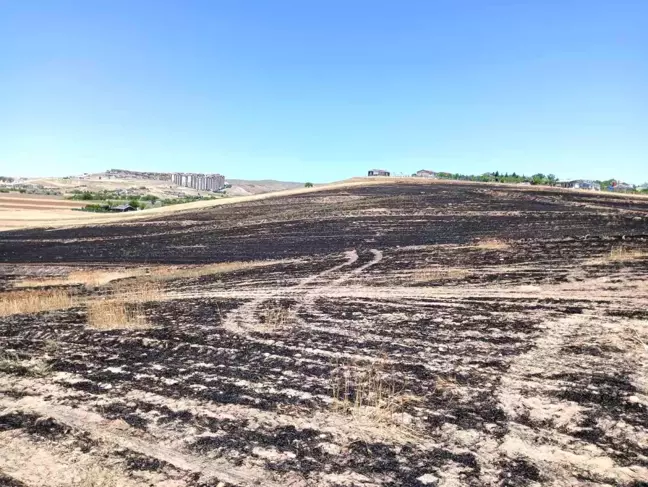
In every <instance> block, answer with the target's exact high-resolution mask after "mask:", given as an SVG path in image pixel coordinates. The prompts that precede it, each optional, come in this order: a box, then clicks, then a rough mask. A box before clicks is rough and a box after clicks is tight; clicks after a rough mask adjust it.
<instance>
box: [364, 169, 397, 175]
mask: <svg viewBox="0 0 648 487" xmlns="http://www.w3.org/2000/svg"><path fill="white" fill-rule="evenodd" d="M389 175H391V173H390V172H389V171H385V170H384V169H372V170H371V171H369V172H368V173H367V176H369V177H372V176H389Z"/></svg>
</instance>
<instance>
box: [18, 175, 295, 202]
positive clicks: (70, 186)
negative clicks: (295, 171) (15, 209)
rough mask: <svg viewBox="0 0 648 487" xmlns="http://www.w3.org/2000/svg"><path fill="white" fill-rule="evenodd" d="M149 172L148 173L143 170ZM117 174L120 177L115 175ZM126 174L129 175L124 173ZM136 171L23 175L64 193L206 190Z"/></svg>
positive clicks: (252, 190) (256, 186) (268, 187)
mask: <svg viewBox="0 0 648 487" xmlns="http://www.w3.org/2000/svg"><path fill="white" fill-rule="evenodd" d="M142 174H149V173H142ZM118 176H120V177H118ZM125 176H129V177H125ZM135 176H136V173H134V172H132V173H131V174H128V173H126V174H122V173H114V174H109V173H108V172H101V173H95V174H87V175H83V176H78V177H75V176H71V177H68V178H26V179H24V180H21V181H24V182H25V184H35V185H42V186H43V187H45V188H51V189H56V190H58V191H61V192H62V193H64V194H68V193H71V192H72V191H73V190H79V191H91V192H96V191H103V190H109V191H116V190H133V191H138V192H145V193H147V194H153V195H155V196H157V197H159V198H172V197H176V196H178V197H181V196H195V195H198V194H203V195H204V194H207V192H206V191H199V190H195V189H192V188H185V187H183V186H177V185H175V184H172V183H171V181H166V180H160V179H154V178H151V177H146V178H145V177H135ZM227 182H229V183H230V184H231V185H232V188H231V189H229V190H228V191H227V193H228V194H231V195H232V196H244V195H251V194H262V193H269V192H274V191H281V190H285V189H293V188H299V187H303V186H304V183H296V182H284V181H274V180H260V181H248V180H245V179H228V180H227Z"/></svg>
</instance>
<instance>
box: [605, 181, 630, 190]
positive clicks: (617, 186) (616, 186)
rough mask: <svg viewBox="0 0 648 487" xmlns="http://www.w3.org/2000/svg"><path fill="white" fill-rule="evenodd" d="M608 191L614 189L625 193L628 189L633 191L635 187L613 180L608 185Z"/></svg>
mask: <svg viewBox="0 0 648 487" xmlns="http://www.w3.org/2000/svg"><path fill="white" fill-rule="evenodd" d="M608 189H609V190H610V191H616V192H617V193H627V192H629V191H634V190H635V187H634V186H633V185H632V184H628V183H623V182H620V181H615V182H614V183H612V184H611V185H610V187H608Z"/></svg>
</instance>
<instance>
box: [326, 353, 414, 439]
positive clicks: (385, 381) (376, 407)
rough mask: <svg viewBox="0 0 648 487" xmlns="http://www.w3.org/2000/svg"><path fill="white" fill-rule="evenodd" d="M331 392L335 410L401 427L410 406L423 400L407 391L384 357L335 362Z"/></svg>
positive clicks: (377, 422)
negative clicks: (362, 361)
mask: <svg viewBox="0 0 648 487" xmlns="http://www.w3.org/2000/svg"><path fill="white" fill-rule="evenodd" d="M331 395H332V398H333V403H332V408H333V411H334V412H338V413H343V414H346V415H349V416H351V417H353V418H356V419H362V420H367V419H369V420H370V421H372V422H373V423H376V424H379V425H380V424H382V425H398V426H401V427H403V426H404V423H405V421H404V419H405V418H404V413H405V409H406V408H407V406H410V405H414V404H416V403H418V402H420V400H421V398H419V397H418V396H415V395H414V394H411V393H408V392H406V391H405V387H404V384H402V383H400V382H399V381H398V380H397V377H396V374H395V371H394V370H390V369H389V366H388V361H387V359H386V358H385V357H381V358H380V359H378V360H376V361H373V362H367V363H358V362H356V363H351V364H344V363H343V364H336V367H335V368H334V370H333V373H332V375H331ZM406 429H409V428H406Z"/></svg>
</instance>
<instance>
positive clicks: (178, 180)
mask: <svg viewBox="0 0 648 487" xmlns="http://www.w3.org/2000/svg"><path fill="white" fill-rule="evenodd" d="M171 182H172V183H174V184H177V185H178V186H185V187H187V188H193V189H197V190H200V191H216V190H218V189H221V188H222V187H223V186H225V176H223V175H222V174H197V173H181V172H177V173H174V174H172V175H171Z"/></svg>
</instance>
